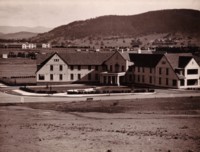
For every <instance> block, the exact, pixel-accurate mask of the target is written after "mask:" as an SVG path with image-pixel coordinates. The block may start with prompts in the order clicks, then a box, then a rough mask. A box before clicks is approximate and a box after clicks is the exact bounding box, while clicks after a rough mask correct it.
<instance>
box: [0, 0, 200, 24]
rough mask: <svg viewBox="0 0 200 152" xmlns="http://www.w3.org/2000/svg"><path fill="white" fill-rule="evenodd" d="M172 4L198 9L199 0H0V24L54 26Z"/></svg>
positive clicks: (169, 7) (144, 10) (165, 6)
mask: <svg viewBox="0 0 200 152" xmlns="http://www.w3.org/2000/svg"><path fill="white" fill-rule="evenodd" d="M173 8H178V9H179V8H188V9H196V10H200V0H0V25H10V26H29V27H34V26H46V27H56V26H59V25H63V24H68V23H70V22H72V21H75V20H84V19H89V18H94V17H97V16H102V15H133V14H138V13H143V12H147V11H151V10H161V9H173Z"/></svg>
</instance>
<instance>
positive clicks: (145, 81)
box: [36, 51, 200, 88]
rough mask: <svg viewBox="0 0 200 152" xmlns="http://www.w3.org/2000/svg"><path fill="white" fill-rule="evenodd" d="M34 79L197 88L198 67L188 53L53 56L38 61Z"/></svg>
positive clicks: (100, 53)
mask: <svg viewBox="0 0 200 152" xmlns="http://www.w3.org/2000/svg"><path fill="white" fill-rule="evenodd" d="M36 75H37V76H36V77H37V82H38V83H64V82H65V83H66V82H67V83H72V82H78V83H81V82H84V83H99V84H102V85H121V84H132V85H135V84H137V85H142V86H158V87H166V88H193V87H200V79H199V77H200V66H199V64H198V63H197V62H196V60H195V59H194V57H193V56H192V54H190V53H185V54H183V53H181V54H143V53H139V54H138V53H132V52H123V53H122V52H118V51H116V52H114V53H113V52H75V53H66V54H58V53H54V54H52V55H49V56H48V55H45V56H44V55H43V56H41V57H40V58H38V70H37V72H36Z"/></svg>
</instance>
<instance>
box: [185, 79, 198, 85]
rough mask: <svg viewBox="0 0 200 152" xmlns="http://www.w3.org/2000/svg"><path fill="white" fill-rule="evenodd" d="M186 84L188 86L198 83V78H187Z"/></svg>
mask: <svg viewBox="0 0 200 152" xmlns="http://www.w3.org/2000/svg"><path fill="white" fill-rule="evenodd" d="M187 85H189V86H192V85H198V79H190V80H187Z"/></svg>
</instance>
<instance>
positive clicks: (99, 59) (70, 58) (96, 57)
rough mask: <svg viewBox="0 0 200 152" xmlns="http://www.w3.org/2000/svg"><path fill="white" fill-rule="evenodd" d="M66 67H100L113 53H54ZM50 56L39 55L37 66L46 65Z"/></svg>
mask: <svg viewBox="0 0 200 152" xmlns="http://www.w3.org/2000/svg"><path fill="white" fill-rule="evenodd" d="M56 54H57V55H58V56H59V57H60V58H61V59H62V60H63V61H64V62H65V63H66V64H67V65H101V64H103V62H104V61H105V60H107V59H108V58H109V57H110V56H111V55H112V54H113V52H105V53H100V52H74V53H72V52H70V53H56ZM54 55H55V53H54V54H51V55H49V54H48V55H41V56H40V57H39V58H38V59H37V60H38V61H37V64H38V65H40V66H43V65H44V64H46V63H47V62H48V61H49V60H50V59H51V58H52V57H53V56H54Z"/></svg>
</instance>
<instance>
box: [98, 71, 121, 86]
mask: <svg viewBox="0 0 200 152" xmlns="http://www.w3.org/2000/svg"><path fill="white" fill-rule="evenodd" d="M123 76H125V72H118V73H109V72H102V73H101V74H100V84H105V85H117V86H120V83H121V81H122V79H121V78H122V77H123Z"/></svg>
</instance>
